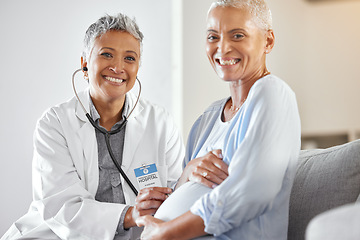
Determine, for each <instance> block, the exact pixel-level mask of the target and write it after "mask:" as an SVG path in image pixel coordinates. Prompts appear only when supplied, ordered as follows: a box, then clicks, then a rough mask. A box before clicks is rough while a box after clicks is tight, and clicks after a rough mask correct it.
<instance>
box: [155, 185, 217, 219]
mask: <svg viewBox="0 0 360 240" xmlns="http://www.w3.org/2000/svg"><path fill="white" fill-rule="evenodd" d="M211 190H212V189H211V188H208V187H205V186H204V185H201V184H199V183H194V182H186V183H184V184H183V185H182V186H181V187H179V188H178V189H176V191H174V192H173V193H172V194H171V195H170V196H169V198H168V199H166V200H165V201H164V202H163V204H161V206H160V208H159V209H158V210H157V212H156V214H155V216H154V217H155V218H159V219H161V220H163V221H170V220H172V219H174V218H176V217H178V216H180V215H182V214H183V213H185V212H187V211H189V210H190V208H191V206H192V205H193V204H194V203H195V201H196V200H198V199H199V198H200V197H202V196H203V195H204V194H206V193H208V192H210V191H211Z"/></svg>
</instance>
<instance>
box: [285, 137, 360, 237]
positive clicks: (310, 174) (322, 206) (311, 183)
mask: <svg viewBox="0 0 360 240" xmlns="http://www.w3.org/2000/svg"><path fill="white" fill-rule="evenodd" d="M359 194H360V140H356V141H353V142H350V143H346V144H343V145H339V146H335V147H331V148H327V149H314V150H302V151H301V152H300V156H299V161H298V167H297V172H296V176H295V179H294V185H293V188H292V191H291V196H290V208H289V227H288V239H289V240H298V239H299V240H300V239H301V240H303V239H304V238H305V230H306V227H307V225H308V223H309V222H310V220H311V219H312V218H313V217H315V216H316V215H318V214H320V213H322V212H325V211H327V210H329V209H332V208H335V207H338V206H341V205H344V204H348V203H353V202H355V201H356V200H357V199H358V198H359Z"/></svg>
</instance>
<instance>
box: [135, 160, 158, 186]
mask: <svg viewBox="0 0 360 240" xmlns="http://www.w3.org/2000/svg"><path fill="white" fill-rule="evenodd" d="M134 172H135V176H136V179H137V182H138V184H139V188H140V189H143V188H147V187H161V183H160V179H159V174H158V171H157V168H156V165H155V163H153V164H149V165H143V166H142V167H139V168H135V169H134Z"/></svg>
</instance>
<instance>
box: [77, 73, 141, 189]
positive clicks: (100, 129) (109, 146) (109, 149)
mask: <svg viewBox="0 0 360 240" xmlns="http://www.w3.org/2000/svg"><path fill="white" fill-rule="evenodd" d="M87 70H88V69H87V68H86V67H83V68H82V69H78V70H76V71H75V72H74V73H73V75H72V85H73V89H74V93H75V96H76V98H77V100H78V101H79V103H80V105H81V107H82V109H83V110H84V113H85V116H86V117H87V119H88V120H89V122H90V123H91V125H92V126H93V127H94V128H95V129H97V130H98V131H99V132H101V133H102V134H104V136H105V142H106V146H107V149H108V151H109V154H110V158H111V160H112V161H113V162H114V164H115V166H116V168H117V169H118V170H119V172H120V174H121V176H122V177H123V178H124V179H125V181H126V182H127V184H128V185H129V186H130V188H131V190H132V191H133V192H134V194H135V196H137V195H138V191H137V190H136V188H135V187H134V185H133V184H132V182H131V181H130V179H129V178H128V176H127V175H126V174H125V172H124V171H123V170H122V168H121V166H120V165H119V163H118V161H116V159H115V156H114V153H113V151H112V149H111V145H110V136H111V135H113V134H116V133H118V132H120V131H121V129H123V127H125V125H126V123H127V120H128V118H129V116H130V114H131V113H132V112H133V111H134V109H135V107H136V105H137V103H138V101H139V98H140V93H141V83H140V81H139V79H138V78H137V77H136V80H137V81H138V83H139V94H138V97H137V99H136V102H135V105H134V107H133V108H132V109H131V111H130V112H129V114H128V115H127V116H126V117H125V119H124V121H123V122H122V123H121V124H120V126H119V127H118V128H117V129H114V130H111V131H107V130H105V129H103V128H100V127H99V126H98V125H96V123H95V121H94V120H93V119H92V118H91V116H90V114H89V113H88V112H87V111H86V108H85V107H84V105H83V104H82V102H81V100H80V98H79V96H78V94H77V92H76V88H75V83H74V78H75V75H76V74H77V73H78V72H80V71H87Z"/></svg>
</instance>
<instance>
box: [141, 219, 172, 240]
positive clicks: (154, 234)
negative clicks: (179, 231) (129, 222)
mask: <svg viewBox="0 0 360 240" xmlns="http://www.w3.org/2000/svg"><path fill="white" fill-rule="evenodd" d="M162 223H164V221H162V220H160V219H157V218H154V217H152V216H149V215H148V216H144V217H140V218H138V219H137V220H136V224H137V225H138V226H139V227H142V226H144V230H143V232H142V233H141V239H146V240H154V239H162V240H164V239H165V238H164V236H163V235H162V230H163V228H162V227H161V224H162Z"/></svg>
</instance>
